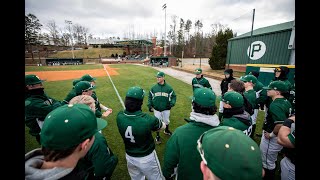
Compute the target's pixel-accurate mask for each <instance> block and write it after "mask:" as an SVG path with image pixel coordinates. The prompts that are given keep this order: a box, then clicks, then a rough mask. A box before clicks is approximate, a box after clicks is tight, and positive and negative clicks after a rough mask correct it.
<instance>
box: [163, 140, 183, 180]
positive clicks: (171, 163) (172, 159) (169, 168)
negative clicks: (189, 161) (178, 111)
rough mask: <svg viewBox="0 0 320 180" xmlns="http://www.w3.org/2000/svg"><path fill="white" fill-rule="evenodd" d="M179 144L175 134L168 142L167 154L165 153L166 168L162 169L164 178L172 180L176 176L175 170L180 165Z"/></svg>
mask: <svg viewBox="0 0 320 180" xmlns="http://www.w3.org/2000/svg"><path fill="white" fill-rule="evenodd" d="M179 152H180V151H179V143H178V137H177V136H176V134H173V135H172V136H171V137H170V138H169V140H168V141H167V144H166V148H165V152H164V161H163V162H164V166H163V168H162V172H163V176H164V177H165V178H170V177H171V176H172V175H173V174H174V168H176V167H177V166H178V163H179V157H180V153H179Z"/></svg>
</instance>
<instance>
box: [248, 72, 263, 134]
mask: <svg viewBox="0 0 320 180" xmlns="http://www.w3.org/2000/svg"><path fill="white" fill-rule="evenodd" d="M249 74H250V75H254V76H255V77H256V78H257V82H256V83H255V85H254V86H253V90H254V91H256V106H255V107H254V113H253V115H252V116H251V119H252V122H254V123H255V124H254V126H253V128H252V133H251V138H253V136H254V135H255V130H256V122H257V118H258V113H259V108H261V110H263V109H264V107H263V106H264V105H262V104H261V103H260V102H259V97H260V94H261V92H262V91H263V86H264V85H263V84H262V83H261V82H260V81H259V80H258V77H259V72H258V71H251V72H249Z"/></svg>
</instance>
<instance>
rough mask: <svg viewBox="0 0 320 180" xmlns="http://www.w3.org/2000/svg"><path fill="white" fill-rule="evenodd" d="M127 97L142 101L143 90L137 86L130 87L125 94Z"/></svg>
mask: <svg viewBox="0 0 320 180" xmlns="http://www.w3.org/2000/svg"><path fill="white" fill-rule="evenodd" d="M126 96H127V97H131V98H135V99H139V100H143V98H144V90H143V89H142V88H141V87H139V86H134V87H130V88H129V90H128V91H127V94H126Z"/></svg>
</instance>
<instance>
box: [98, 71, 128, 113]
mask: <svg viewBox="0 0 320 180" xmlns="http://www.w3.org/2000/svg"><path fill="white" fill-rule="evenodd" d="M103 68H104V70H105V71H106V72H107V74H108V76H109V79H110V81H111V83H112V86H113V88H114V90H115V91H116V93H117V96H118V98H119V100H120V103H121V105H122V107H123V109H125V108H126V107H125V106H124V103H123V101H122V99H121V97H120V95H119V93H118V90H117V88H116V86H115V85H114V84H113V81H112V79H111V77H110V75H109V72H108V71H107V69H106V66H103Z"/></svg>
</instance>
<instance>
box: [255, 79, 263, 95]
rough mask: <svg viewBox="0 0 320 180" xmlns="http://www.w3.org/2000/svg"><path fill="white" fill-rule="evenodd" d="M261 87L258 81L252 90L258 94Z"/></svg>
mask: <svg viewBox="0 0 320 180" xmlns="http://www.w3.org/2000/svg"><path fill="white" fill-rule="evenodd" d="M263 86H264V85H263V84H262V83H261V82H260V81H257V83H256V84H255V85H254V86H253V89H254V90H255V91H256V92H258V91H260V90H262V88H263Z"/></svg>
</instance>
